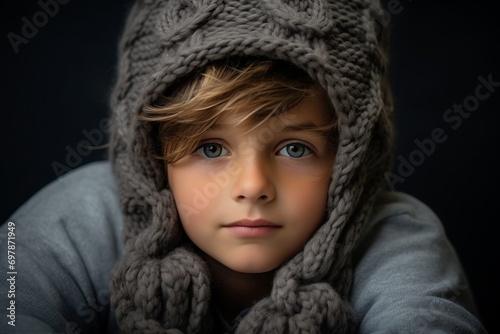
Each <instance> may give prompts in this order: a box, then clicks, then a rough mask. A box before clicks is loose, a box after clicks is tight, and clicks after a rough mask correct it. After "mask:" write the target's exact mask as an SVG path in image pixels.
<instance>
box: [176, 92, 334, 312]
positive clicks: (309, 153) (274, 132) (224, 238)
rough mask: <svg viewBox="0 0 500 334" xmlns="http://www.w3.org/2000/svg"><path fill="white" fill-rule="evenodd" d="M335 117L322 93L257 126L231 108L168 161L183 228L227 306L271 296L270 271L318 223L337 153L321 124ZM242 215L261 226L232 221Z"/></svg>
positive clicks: (295, 250)
mask: <svg viewBox="0 0 500 334" xmlns="http://www.w3.org/2000/svg"><path fill="white" fill-rule="evenodd" d="M241 112H245V110H241ZM331 118H332V115H331V112H330V111H329V108H328V107H327V100H326V97H325V94H324V93H321V94H318V95H315V96H312V97H307V98H304V99H303V100H302V101H301V102H300V103H299V104H297V105H296V106H295V107H293V108H292V109H290V110H289V111H287V112H285V113H284V114H281V115H279V116H274V117H272V118H270V119H268V120H266V121H265V122H264V123H262V124H260V125H257V126H255V125H252V126H250V127H249V126H245V125H244V124H239V125H236V124H234V123H235V119H236V117H235V115H231V114H226V115H225V116H224V117H223V118H222V119H221V121H220V122H219V123H218V124H216V125H215V126H214V127H213V128H212V129H210V130H209V131H207V132H206V133H205V134H204V135H203V137H202V138H201V140H200V143H199V145H198V148H197V149H196V150H195V152H193V153H192V154H190V155H188V156H186V157H184V158H182V159H181V160H179V161H177V162H175V163H173V164H168V165H167V173H168V180H169V186H170V189H171V190H172V192H173V195H174V199H175V202H176V206H177V209H178V211H179V216H180V219H181V223H182V226H183V228H184V230H185V231H186V233H187V235H188V237H189V238H190V239H191V241H192V242H193V243H194V244H195V245H196V246H197V247H199V249H200V250H201V252H202V256H204V257H205V259H206V260H207V263H208V265H209V268H210V270H211V272H212V275H213V277H214V279H215V282H216V285H217V283H218V285H219V286H220V287H223V290H224V292H222V293H220V295H219V296H218V297H219V299H220V300H221V301H222V304H223V305H225V306H227V305H228V304H235V303H236V304H237V305H233V306H235V307H234V308H233V309H234V310H236V309H241V308H243V307H245V306H249V305H248V304H251V302H252V301H253V300H257V299H260V297H262V296H264V295H266V294H267V293H268V292H269V289H270V287H271V282H272V274H273V271H274V270H275V269H276V268H278V267H279V266H280V265H282V264H283V263H284V262H286V261H287V260H289V259H290V258H291V257H293V256H294V255H295V254H297V253H298V252H299V251H300V250H301V249H302V248H303V247H304V245H305V244H306V243H307V241H308V240H309V239H310V237H311V236H312V234H313V233H314V232H315V231H316V230H317V228H318V227H319V225H320V224H321V222H322V220H323V217H324V213H325V209H326V202H327V190H328V186H329V183H330V175H331V166H332V161H333V159H334V153H333V150H332V149H331V146H330V145H328V140H327V136H326V133H325V132H324V131H319V130H318V128H319V127H322V126H325V125H327V124H329V123H330V122H331ZM245 219H246V220H249V221H250V223H252V222H253V223H255V224H257V225H259V227H253V228H249V227H241V226H239V225H246V224H248V221H247V222H241V224H240V223H237V225H238V226H237V227H236V226H233V227H231V226H228V225H230V224H234V223H235V222H240V221H241V220H245ZM259 220H263V221H259ZM269 224H273V226H272V227H262V226H261V225H269ZM220 290H222V289H218V291H219V292H220ZM231 291H233V292H234V293H237V294H236V295H237V296H238V298H237V299H238V301H237V302H235V301H234V299H235V298H234V296H235V294H232V293H231ZM224 295H225V296H226V297H228V296H232V298H230V299H231V301H229V300H228V298H225V297H224ZM216 299H217V296H216ZM224 301H227V303H226V302H224Z"/></svg>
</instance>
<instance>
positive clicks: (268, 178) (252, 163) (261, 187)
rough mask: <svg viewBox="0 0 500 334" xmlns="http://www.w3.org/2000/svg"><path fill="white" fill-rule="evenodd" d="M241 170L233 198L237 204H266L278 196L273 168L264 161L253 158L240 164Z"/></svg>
mask: <svg viewBox="0 0 500 334" xmlns="http://www.w3.org/2000/svg"><path fill="white" fill-rule="evenodd" d="M240 166H241V169H240V173H238V175H237V177H236V181H235V182H234V183H233V189H232V196H233V199H234V200H235V201H237V202H245V201H248V202H252V203H259V204H265V203H268V202H271V201H272V200H273V199H274V198H275V196H276V189H275V187H274V182H275V180H276V178H275V176H273V172H272V167H271V166H270V165H269V164H266V163H265V162H264V161H262V159H258V158H257V157H253V158H252V159H245V160H244V161H242V162H241V164H240Z"/></svg>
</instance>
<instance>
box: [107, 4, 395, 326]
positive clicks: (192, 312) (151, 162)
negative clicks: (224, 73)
mask: <svg viewBox="0 0 500 334" xmlns="http://www.w3.org/2000/svg"><path fill="white" fill-rule="evenodd" d="M381 22H383V19H382V13H381V10H380V8H379V4H378V3H376V2H373V1H370V0H337V1H322V0H245V1H242V0H137V1H136V3H135V4H134V6H133V7H132V9H131V11H130V14H129V17H128V20H127V22H126V25H125V30H124V33H123V37H122V40H121V43H120V54H119V60H120V62H119V71H118V78H117V83H116V87H115V90H114V93H113V100H112V109H113V121H112V143H111V152H110V157H111V161H112V164H113V168H114V172H115V174H116V177H117V180H118V184H119V187H120V196H121V206H122V209H123V213H124V217H125V226H124V239H125V243H126V254H125V255H124V257H123V258H122V259H121V261H120V262H119V263H118V264H117V265H116V267H115V268H114V271H113V276H112V282H111V290H112V303H113V306H114V307H115V309H116V316H117V321H118V323H119V325H120V327H121V328H122V330H123V331H124V332H125V333H168V332H171V331H168V330H167V329H174V328H176V329H178V330H180V331H182V332H184V333H205V332H209V331H210V328H211V326H212V320H211V314H210V312H209V305H210V292H211V291H210V283H211V282H210V276H209V273H208V269H207V266H206V264H205V263H204V261H203V260H202V259H201V258H200V257H199V256H197V255H196V254H195V252H193V251H192V250H191V249H190V248H189V247H187V246H186V245H184V243H183V240H184V239H183V231H182V228H181V225H180V222H179V219H178V216H177V212H176V208H175V205H174V201H173V196H172V194H171V192H170V191H169V190H168V189H167V186H166V175H165V169H164V165H163V162H162V161H160V160H158V159H156V158H155V157H153V156H152V155H151V154H150V153H151V152H152V151H153V150H154V140H153V138H152V135H151V125H150V124H148V123H146V124H144V123H140V122H138V120H137V114H138V113H141V108H142V107H143V105H144V104H145V103H148V102H151V101H154V100H155V99H156V98H157V97H158V96H159V95H160V94H161V93H162V92H164V91H165V90H166V89H167V88H168V87H170V86H172V85H174V84H175V82H176V80H177V79H178V78H181V77H184V76H186V75H188V74H190V73H192V72H193V71H196V70H198V69H200V68H201V67H204V66H205V65H206V64H208V63H210V62H214V61H217V60H221V59H226V58H228V57H231V56H245V57H253V56H255V57H261V58H262V57H265V58H269V59H280V60H284V61H288V62H290V63H292V64H294V65H295V66H297V67H299V68H300V69H302V70H304V71H305V72H306V73H307V74H308V75H309V76H311V78H313V79H314V80H316V81H317V82H318V83H319V84H320V85H321V86H322V87H323V88H324V89H325V90H326V92H327V94H328V96H329V98H330V100H331V103H332V105H333V106H334V109H335V112H336V113H337V115H336V117H337V120H338V127H339V128H338V131H339V146H338V151H337V156H336V158H335V163H334V167H333V173H332V181H331V185H330V188H329V193H328V195H329V197H328V204H327V210H328V214H327V218H326V219H325V221H324V223H323V224H322V225H321V226H320V228H319V229H318V231H317V232H316V233H315V234H314V235H313V237H312V238H311V239H310V240H309V242H308V243H307V244H306V245H305V247H304V249H303V250H302V251H301V252H300V253H299V254H297V255H296V256H295V257H293V258H292V259H291V260H290V261H289V262H287V263H286V264H284V265H283V266H281V267H280V268H279V269H278V270H277V272H276V275H275V279H274V282H273V287H272V291H271V294H270V295H269V296H268V297H266V298H264V299H262V300H261V301H259V302H258V303H257V304H255V305H254V306H253V307H252V308H251V310H250V311H249V312H248V313H247V314H246V315H245V317H244V318H243V320H242V321H241V323H240V325H239V327H238V329H237V333H289V332H292V333H295V332H301V331H304V332H308V333H320V332H325V333H332V332H335V333H344V332H352V331H353V330H354V329H355V326H356V324H355V319H354V314H353V311H352V309H351V307H350V306H349V304H348V301H347V297H348V292H349V289H350V285H351V280H352V268H351V254H352V251H353V249H354V247H355V246H356V241H357V239H358V237H359V235H360V233H361V231H362V229H363V226H364V223H365V221H366V218H367V215H368V214H369V212H370V210H371V208H372V205H373V202H374V198H375V196H376V194H377V193H378V192H379V191H380V190H381V189H382V188H383V184H384V173H385V172H386V171H388V169H389V168H390V165H391V162H392V161H391V147H392V121H391V110H392V106H391V103H390V98H389V94H388V87H387V84H386V82H385V76H386V73H385V72H386V70H385V66H386V57H387V54H386V49H385V44H386V38H385V35H386V34H385V32H384V31H383V25H380V24H378V23H381ZM173 332H174V331H172V333H173Z"/></svg>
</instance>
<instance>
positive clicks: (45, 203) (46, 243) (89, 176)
mask: <svg viewBox="0 0 500 334" xmlns="http://www.w3.org/2000/svg"><path fill="white" fill-rule="evenodd" d="M8 222H10V224H6V223H4V224H3V225H2V226H1V227H0V234H6V233H7V225H9V226H11V227H12V226H14V228H13V229H12V228H11V229H9V231H12V230H13V231H14V232H15V252H16V263H15V269H16V271H17V276H16V285H17V286H18V288H17V291H16V304H19V308H18V309H17V314H16V315H18V316H19V320H20V321H21V319H24V320H23V322H24V323H29V322H30V321H32V323H35V322H36V321H38V325H37V326H35V327H34V328H37V329H40V330H41V328H45V327H49V328H52V329H53V330H57V331H64V330H65V329H67V326H68V325H71V326H72V328H79V329H80V330H82V331H83V332H96V331H97V328H98V326H99V323H110V321H109V320H108V319H110V317H113V315H112V314H111V313H110V308H109V304H110V303H109V288H108V282H109V275H110V273H111V270H112V268H113V266H114V264H115V263H116V261H117V260H118V259H119V257H120V256H121V255H122V253H123V244H122V238H121V229H122V224H123V223H122V213H121V210H120V206H119V198H118V189H117V186H116V182H115V180H114V176H113V173H112V171H111V167H110V164H109V163H107V162H95V163H91V164H88V165H85V166H82V167H80V168H78V169H75V170H73V171H72V172H69V173H67V174H66V175H64V176H62V177H60V178H58V179H57V180H55V181H53V182H52V183H50V184H48V185H47V186H45V187H44V188H42V189H41V190H39V191H38V192H37V193H36V194H34V195H33V196H32V197H31V198H30V199H29V200H28V201H27V202H26V203H25V204H24V205H22V206H21V207H20V208H19V209H18V210H17V211H16V212H14V214H13V215H12V216H11V217H10V218H9V219H8ZM4 239H5V238H4ZM4 248H5V249H6V247H2V249H0V254H1V253H2V252H3V251H4ZM6 257H7V256H6V255H5V258H6ZM17 259H19V260H17ZM0 277H3V276H2V274H0ZM0 290H2V288H1V287H0ZM2 294H3V293H2ZM22 305H33V307H23V306H22ZM35 320H36V321H35ZM33 321H35V322H33ZM111 323H112V322H111ZM19 325H22V324H21V323H19Z"/></svg>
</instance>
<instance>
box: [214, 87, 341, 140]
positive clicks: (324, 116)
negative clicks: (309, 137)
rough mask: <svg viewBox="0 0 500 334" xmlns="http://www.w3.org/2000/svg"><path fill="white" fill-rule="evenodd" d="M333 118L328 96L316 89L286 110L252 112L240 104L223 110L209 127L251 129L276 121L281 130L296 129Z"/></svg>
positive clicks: (315, 125) (329, 120)
mask: <svg viewBox="0 0 500 334" xmlns="http://www.w3.org/2000/svg"><path fill="white" fill-rule="evenodd" d="M334 119H335V116H334V110H333V107H332V106H331V103H330V102H329V99H328V96H327V94H326V92H325V91H324V90H323V89H318V90H316V91H315V93H314V94H313V95H311V96H306V97H304V98H303V99H302V100H301V101H300V102H299V103H297V104H296V105H295V106H293V107H291V108H290V109H288V110H285V111H282V112H277V113H273V112H272V111H268V112H258V113H253V111H252V110H250V109H249V108H245V106H242V107H241V108H239V109H238V110H236V111H233V112H225V113H223V114H222V116H221V118H220V119H219V121H218V122H216V123H215V124H214V126H213V127H212V128H211V129H214V130H216V129H218V128H227V127H238V128H242V129H246V130H247V131H248V130H252V129H255V128H258V127H259V126H261V125H263V124H264V123H266V122H267V121H274V123H276V121H278V122H279V123H280V124H281V125H282V127H281V129H282V130H290V131H291V130H298V128H301V129H307V128H314V127H323V126H326V125H328V124H331V123H332V122H333V120H334Z"/></svg>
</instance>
